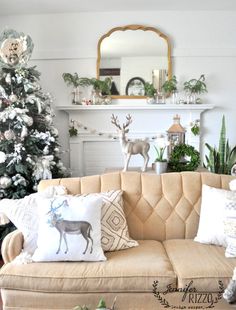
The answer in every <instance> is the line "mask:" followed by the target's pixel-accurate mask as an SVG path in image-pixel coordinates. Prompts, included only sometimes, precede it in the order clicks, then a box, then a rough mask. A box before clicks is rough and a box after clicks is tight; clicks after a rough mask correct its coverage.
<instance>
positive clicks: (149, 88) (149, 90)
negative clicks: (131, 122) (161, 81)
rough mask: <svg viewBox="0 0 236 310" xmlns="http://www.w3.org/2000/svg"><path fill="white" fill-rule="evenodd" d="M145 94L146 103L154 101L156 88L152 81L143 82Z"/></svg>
mask: <svg viewBox="0 0 236 310" xmlns="http://www.w3.org/2000/svg"><path fill="white" fill-rule="evenodd" d="M144 90H145V96H147V103H154V102H155V96H156V94H157V90H156V88H155V87H154V85H153V84H152V83H149V82H145V84H144Z"/></svg>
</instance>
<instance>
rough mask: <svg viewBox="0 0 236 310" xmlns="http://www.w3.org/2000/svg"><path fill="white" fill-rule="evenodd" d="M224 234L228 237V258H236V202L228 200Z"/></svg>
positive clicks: (226, 254)
mask: <svg viewBox="0 0 236 310" xmlns="http://www.w3.org/2000/svg"><path fill="white" fill-rule="evenodd" d="M224 233H225V234H226V236H227V248H226V251H225V256H226V257H236V200H232V199H226V202H225V219H224Z"/></svg>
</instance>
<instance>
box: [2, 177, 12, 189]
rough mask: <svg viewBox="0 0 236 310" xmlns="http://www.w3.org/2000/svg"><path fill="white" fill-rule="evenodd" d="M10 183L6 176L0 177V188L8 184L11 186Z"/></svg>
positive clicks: (6, 186)
mask: <svg viewBox="0 0 236 310" xmlns="http://www.w3.org/2000/svg"><path fill="white" fill-rule="evenodd" d="M11 183H12V182H11V178H9V177H7V176H3V177H0V188H3V189H5V188H8V187H9V186H11Z"/></svg>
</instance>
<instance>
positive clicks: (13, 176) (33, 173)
mask: <svg viewBox="0 0 236 310" xmlns="http://www.w3.org/2000/svg"><path fill="white" fill-rule="evenodd" d="M32 50H33V43H32V40H31V38H30V37H29V36H26V35H24V34H23V33H17V32H16V31H14V30H5V31H4V32H3V33H2V34H1V35H0V198H21V197H24V196H25V195H27V194H30V193H32V192H34V191H35V190H36V189H37V184H38V182H39V181H40V180H41V179H50V178H57V177H62V176H63V175H64V174H65V168H64V166H63V164H62V162H61V161H60V158H59V144H58V131H57V129H56V128H55V127H54V126H53V122H52V119H53V112H52V109H51V107H50V104H51V97H50V95H49V94H46V93H44V92H43V91H42V89H41V86H40V84H39V76H40V74H39V72H38V71H37V70H36V69H35V67H27V62H28V60H29V57H30V55H31V53H32Z"/></svg>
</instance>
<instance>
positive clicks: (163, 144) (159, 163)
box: [154, 136, 170, 174]
mask: <svg viewBox="0 0 236 310" xmlns="http://www.w3.org/2000/svg"><path fill="white" fill-rule="evenodd" d="M169 144H170V142H169V141H166V139H165V137H163V136H161V137H159V138H157V141H156V145H154V148H155V150H156V158H155V162H154V168H155V171H156V174H161V173H164V172H166V170H167V159H166V158H164V153H165V150H166V148H167V146H168V145H169Z"/></svg>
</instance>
